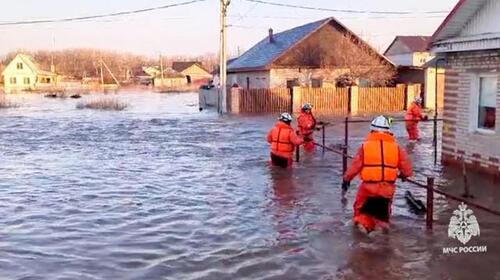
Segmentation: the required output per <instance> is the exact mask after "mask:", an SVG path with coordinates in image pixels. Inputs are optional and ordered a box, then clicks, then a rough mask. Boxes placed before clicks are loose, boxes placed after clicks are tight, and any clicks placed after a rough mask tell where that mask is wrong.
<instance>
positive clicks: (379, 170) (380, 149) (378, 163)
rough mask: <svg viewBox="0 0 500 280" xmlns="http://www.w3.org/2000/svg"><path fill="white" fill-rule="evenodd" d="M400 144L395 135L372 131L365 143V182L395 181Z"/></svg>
mask: <svg viewBox="0 0 500 280" xmlns="http://www.w3.org/2000/svg"><path fill="white" fill-rule="evenodd" d="M398 163H399V146H398V143H397V142H396V140H395V139H394V136H392V135H391V134H388V133H382V132H372V133H370V135H369V136H368V138H367V139H366V141H365V143H364V144H363V169H362V170H361V180H363V181H364V182H374V183H380V182H389V183H394V182H395V181H396V179H397V177H398Z"/></svg>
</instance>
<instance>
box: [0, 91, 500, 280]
mask: <svg viewBox="0 0 500 280" xmlns="http://www.w3.org/2000/svg"><path fill="white" fill-rule="evenodd" d="M112 97H114V98H118V99H120V100H122V101H125V102H127V103H129V104H130V107H129V108H128V109H127V110H125V111H121V112H106V111H92V110H77V109H75V106H76V103H77V102H80V101H81V100H71V99H67V100H53V99H45V98H43V97H41V96H29V95H22V96H14V97H11V98H13V99H15V100H16V101H17V102H19V103H21V104H22V106H21V107H20V108H16V109H6V110H0V212H1V213H2V215H1V216H0V279H500V266H499V264H500V238H499V236H500V219H499V217H495V216H492V215H490V214H487V213H484V212H482V211H480V210H476V209H474V208H471V209H472V210H473V211H474V215H475V216H476V217H477V220H478V223H479V226H480V236H478V237H473V238H472V240H471V241H470V242H469V243H467V246H487V252H485V253H461V254H443V248H448V247H460V246H462V245H461V243H460V242H458V241H457V240H455V239H452V238H449V237H448V223H449V221H450V217H451V216H452V212H453V211H454V210H456V209H457V207H458V203H457V202H454V201H451V200H447V199H445V198H443V197H441V196H437V197H436V203H435V204H436V205H435V208H436V213H435V217H434V219H435V224H434V230H433V231H432V232H429V231H426V230H425V218H424V217H423V216H418V215H415V214H413V213H411V212H410V211H409V210H408V207H407V205H406V202H405V200H404V199H403V195H404V191H405V190H408V189H409V190H411V191H412V192H413V193H414V195H415V196H416V197H417V198H420V199H423V200H424V201H425V191H423V190H420V189H416V188H414V187H412V186H411V185H409V184H407V183H403V184H399V189H398V192H397V195H396V199H395V201H394V205H393V214H394V216H393V218H392V230H391V232H390V234H388V235H383V234H379V235H375V236H372V237H366V236H364V235H361V234H359V233H358V232H357V231H356V230H353V227H352V222H351V217H352V207H351V206H352V202H353V200H354V196H355V190H356V187H355V186H356V182H353V184H352V187H351V190H350V192H349V193H348V195H347V199H348V201H347V204H343V203H341V199H340V198H341V197H340V182H341V176H340V175H341V163H342V162H341V158H340V157H339V156H338V155H335V154H331V153H328V152H327V153H326V154H324V155H323V154H322V153H321V150H318V151H317V152H316V153H315V154H313V155H303V156H302V158H301V162H300V163H298V164H296V165H295V166H294V169H293V171H292V172H284V171H283V170H276V169H273V168H270V167H269V166H268V153H269V150H268V149H269V147H268V145H267V143H266V142H265V134H266V132H267V130H268V129H269V128H270V126H271V125H272V124H273V123H274V121H275V116H274V115H265V116H224V117H220V116H218V115H217V114H216V113H215V112H212V111H210V110H206V111H203V112H201V113H200V112H198V106H197V95H195V94H170V95H167V94H163V95H161V94H132V93H129V94H121V95H118V96H112ZM85 98H95V97H89V96H85V97H84V99H85ZM330 120H331V121H333V122H334V123H338V122H339V120H340V119H339V118H330ZM422 128H423V133H424V138H423V141H422V142H421V143H418V144H414V145H409V144H408V143H406V140H405V139H404V136H405V134H404V131H403V125H402V124H396V125H395V129H394V130H395V133H396V135H398V137H399V140H400V142H401V144H402V145H404V146H405V147H407V148H408V150H409V151H410V153H411V156H412V158H413V159H414V162H415V166H416V169H417V170H418V171H419V173H421V174H424V175H433V176H436V177H437V181H438V182H439V183H440V184H450V183H451V184H452V185H451V186H449V187H448V189H447V190H448V191H451V192H456V193H460V191H459V189H460V188H461V187H460V182H459V180H458V179H457V178H458V177H459V173H456V171H453V170H451V171H449V170H447V169H443V168H442V167H441V166H437V167H435V166H434V165H433V158H432V151H433V149H432V126H431V125H430V124H424V125H422ZM366 131H367V124H355V125H352V127H351V131H350V132H351V136H352V137H351V141H350V143H349V145H350V152H351V153H353V152H354V151H355V149H356V148H357V147H358V146H359V144H360V142H361V140H362V139H363V137H364V136H365V133H366ZM342 139H343V126H342V125H340V124H337V125H335V126H332V127H329V128H328V129H327V139H326V142H327V143H328V144H336V143H340V142H342V141H343V140H342ZM424 175H419V176H417V179H418V180H420V181H422V182H423V181H425V176H424ZM471 176H472V175H471ZM470 180H471V181H472V185H473V188H472V190H473V192H474V193H475V194H476V196H477V198H476V200H478V202H484V203H485V204H487V205H488V206H491V207H498V205H496V203H498V201H499V198H500V193H499V186H498V185H497V184H496V183H494V182H493V181H491V180H488V179H486V178H485V177H484V176H476V177H475V176H472V177H471V179H470ZM453 184H454V185H453Z"/></svg>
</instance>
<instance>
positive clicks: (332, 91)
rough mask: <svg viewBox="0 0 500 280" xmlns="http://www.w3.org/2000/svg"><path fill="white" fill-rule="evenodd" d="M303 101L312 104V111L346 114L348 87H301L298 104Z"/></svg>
mask: <svg viewBox="0 0 500 280" xmlns="http://www.w3.org/2000/svg"><path fill="white" fill-rule="evenodd" d="M294 100H296V99H294ZM304 103H311V104H314V111H315V112H318V113H321V114H327V113H339V114H346V113H347V112H348V108H349V89H348V88H301V89H300V104H304Z"/></svg>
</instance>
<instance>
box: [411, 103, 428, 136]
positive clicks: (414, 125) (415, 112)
mask: <svg viewBox="0 0 500 280" xmlns="http://www.w3.org/2000/svg"><path fill="white" fill-rule="evenodd" d="M427 119H428V117H427V116H425V115H424V114H422V98H420V97H415V101H413V102H412V103H411V105H410V108H408V111H407V112H406V116H405V120H406V131H407V132H408V138H409V139H410V140H413V141H418V140H420V137H419V129H418V122H419V121H421V120H427Z"/></svg>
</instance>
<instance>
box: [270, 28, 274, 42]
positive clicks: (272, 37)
mask: <svg viewBox="0 0 500 280" xmlns="http://www.w3.org/2000/svg"><path fill="white" fill-rule="evenodd" d="M269 43H274V36H273V29H272V28H269Z"/></svg>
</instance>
